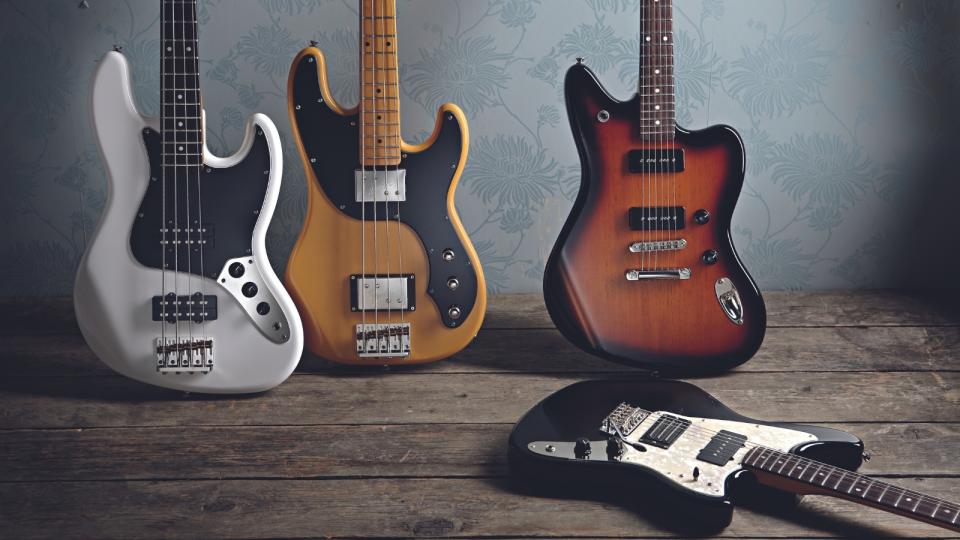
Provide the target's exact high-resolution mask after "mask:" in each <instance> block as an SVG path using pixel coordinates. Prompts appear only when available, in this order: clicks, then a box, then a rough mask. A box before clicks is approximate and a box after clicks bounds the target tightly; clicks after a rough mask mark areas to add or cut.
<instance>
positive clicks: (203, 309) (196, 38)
mask: <svg viewBox="0 0 960 540" xmlns="http://www.w3.org/2000/svg"><path fill="white" fill-rule="evenodd" d="M191 8H192V9H193V14H192V15H193V17H192V19H191V21H192V29H193V40H192V41H191V46H192V47H193V73H194V77H195V78H194V79H193V80H194V81H195V83H196V86H197V89H196V92H195V95H196V102H197V103H196V108H197V114H198V116H199V115H200V111H201V106H200V104H201V101H202V98H201V95H200V51H199V50H198V49H199V48H200V47H199V45H200V33H199V23H198V21H197V0H193V2H192V5H191ZM184 127H186V125H184ZM204 127H205V126H204V125H203V124H202V123H200V122H199V120H198V121H197V124H196V128H197V129H196V135H197V151H198V152H199V153H200V156H199V159H198V160H197V168H196V173H197V231H196V234H197V241H198V242H200V322H198V324H199V326H200V329H201V332H202V333H201V335H202V340H203V343H202V344H201V345H202V346H201V349H200V350H201V351H206V343H207V324H206V320H207V309H208V308H209V306H208V304H207V287H206V281H207V275H206V270H205V267H204V254H203V246H204V244H205V243H206V241H205V240H204V224H203V198H202V197H201V195H200V179H201V178H202V173H203V157H204V156H203V150H204V148H205V147H206V144H205V143H204V140H205V137H204V136H205V133H204ZM256 129H259V128H256ZM268 181H269V178H268ZM204 356H205V355H204V354H201V355H200V358H201V362H205V360H206V358H204ZM200 367H201V368H202V367H204V366H200Z"/></svg>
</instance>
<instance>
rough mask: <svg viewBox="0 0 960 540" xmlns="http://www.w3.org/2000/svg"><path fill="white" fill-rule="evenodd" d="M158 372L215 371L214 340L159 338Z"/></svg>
mask: <svg viewBox="0 0 960 540" xmlns="http://www.w3.org/2000/svg"><path fill="white" fill-rule="evenodd" d="M155 346H156V347H155V350H156V354H157V371H158V372H160V373H164V374H166V373H175V374H181V373H195V374H196V373H199V374H202V373H210V372H211V371H212V370H213V340H212V339H203V338H196V337H194V338H189V337H181V338H176V337H168V338H157V339H156V342H155Z"/></svg>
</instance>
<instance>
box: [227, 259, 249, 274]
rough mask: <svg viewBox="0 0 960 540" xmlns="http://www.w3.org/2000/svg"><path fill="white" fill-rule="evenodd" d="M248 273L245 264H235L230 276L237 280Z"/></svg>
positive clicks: (231, 268)
mask: <svg viewBox="0 0 960 540" xmlns="http://www.w3.org/2000/svg"><path fill="white" fill-rule="evenodd" d="M246 273H247V269H246V267H244V266H243V263H238V262H235V263H233V264H231V265H230V276H231V277H235V278H240V277H243V275H244V274H246Z"/></svg>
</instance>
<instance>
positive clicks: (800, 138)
mask: <svg viewBox="0 0 960 540" xmlns="http://www.w3.org/2000/svg"><path fill="white" fill-rule="evenodd" d="M776 153H777V157H776V165H774V167H773V173H772V178H773V181H774V182H775V183H778V184H781V185H782V186H783V189H784V191H785V192H786V193H787V194H788V195H790V196H791V197H792V198H793V200H795V201H797V202H802V199H806V204H808V205H810V206H826V207H831V208H837V207H844V208H846V207H850V206H853V205H854V204H855V203H856V202H857V201H859V200H860V198H861V197H862V196H863V194H864V193H865V192H866V189H867V187H868V186H869V184H870V178H871V176H870V171H869V163H868V162H867V160H865V159H864V158H863V156H862V155H861V154H860V149H859V148H857V149H853V148H851V147H850V144H849V143H848V142H847V141H846V140H844V139H843V138H841V137H839V136H837V135H826V134H822V133H817V134H814V135H810V136H807V135H802V134H801V135H797V136H795V137H793V139H791V141H790V143H789V144H778V145H777V149H776Z"/></svg>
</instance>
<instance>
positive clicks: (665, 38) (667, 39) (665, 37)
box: [187, 36, 670, 50]
mask: <svg viewBox="0 0 960 540" xmlns="http://www.w3.org/2000/svg"><path fill="white" fill-rule="evenodd" d="M663 40H664V41H669V40H670V38H668V37H667V36H663ZM187 50H190V49H187Z"/></svg>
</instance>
